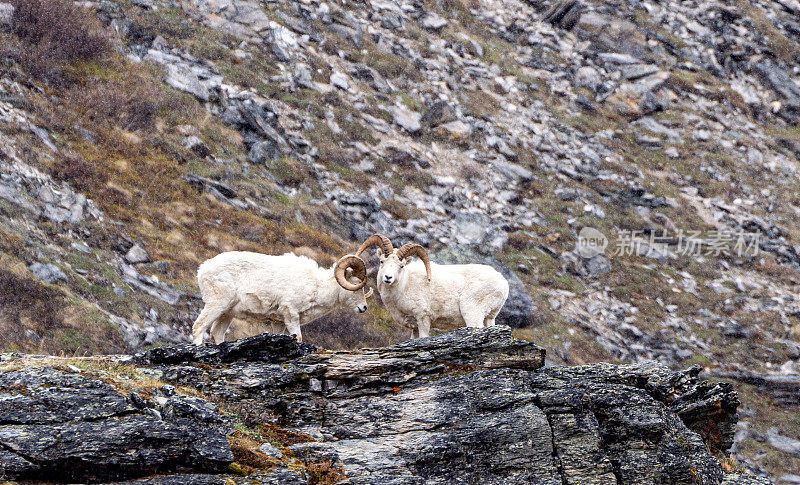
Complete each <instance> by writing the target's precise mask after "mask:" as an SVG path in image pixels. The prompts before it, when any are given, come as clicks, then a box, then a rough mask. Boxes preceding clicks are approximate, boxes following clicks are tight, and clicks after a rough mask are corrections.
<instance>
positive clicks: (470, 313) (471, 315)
mask: <svg viewBox="0 0 800 485" xmlns="http://www.w3.org/2000/svg"><path fill="white" fill-rule="evenodd" d="M461 311H462V312H463V313H462V315H461V316H462V317H464V324H465V325H466V326H467V327H471V328H483V322H484V317H485V315H484V313H483V312H482V311H480V310H477V309H470V310H467V311H466V312H464V310H461Z"/></svg>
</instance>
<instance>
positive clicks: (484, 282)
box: [336, 234, 508, 338]
mask: <svg viewBox="0 0 800 485" xmlns="http://www.w3.org/2000/svg"><path fill="white" fill-rule="evenodd" d="M372 246H378V248H379V249H378V256H379V258H380V268H379V269H378V276H377V280H378V292H379V293H380V295H381V299H382V300H383V303H384V305H386V308H387V309H388V310H389V313H390V314H391V315H392V318H394V319H395V320H396V321H397V322H398V323H400V324H402V325H404V326H407V327H410V328H411V329H412V333H413V336H414V338H417V337H427V336H429V335H430V330H431V326H435V327H436V328H439V329H442V330H451V329H454V328H458V327H463V326H467V327H488V326H491V325H494V323H495V318H496V317H497V314H498V313H499V312H500V309H501V308H503V305H504V304H505V302H506V299H507V298H508V281H507V280H506V279H505V277H503V275H502V274H500V272H498V271H497V270H496V269H494V268H492V267H491V266H488V265H484V264H436V263H431V262H430V261H429V258H428V253H427V252H426V251H425V249H424V248H423V247H422V246H420V245H419V244H406V245H404V246H402V247H401V248H399V249H395V248H394V247H393V246H392V242H391V241H390V240H389V239H388V238H387V237H385V236H383V235H380V234H376V235H374V236H371V237H369V238H368V239H367V240H366V241H364V243H363V244H362V245H361V247H360V248H358V251H357V252H356V257H358V256H360V255H361V253H363V252H364V251H365V250H366V249H367V248H369V247H372ZM412 256H416V257H417V258H419V259H418V260H416V261H413V260H411V259H410V258H411V257H412ZM362 264H363V261H361V262H358V261H356V260H354V259H352V258H351V259H348V260H341V261H339V262H338V263H337V266H336V268H337V270H338V272H339V274H343V271H344V270H345V269H347V268H348V267H352V268H353V269H354V270H355V271H359V275H360V274H363V273H362V272H360V269H361V268H362ZM364 266H365V265H364ZM337 281H338V282H339V284H340V285H341V286H342V287H343V288H346V289H348V290H354V291H355V290H358V289H359V288H361V287H363V286H364V285H365V284H366V277H364V278H362V280H361V281H360V282H359V283H358V284H355V285H354V284H352V282H351V281H349V280H347V279H345V278H337Z"/></svg>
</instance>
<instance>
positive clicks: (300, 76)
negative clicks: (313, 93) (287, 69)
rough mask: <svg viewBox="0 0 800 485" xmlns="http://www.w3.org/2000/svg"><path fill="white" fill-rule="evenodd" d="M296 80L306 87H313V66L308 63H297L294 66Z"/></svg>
mask: <svg viewBox="0 0 800 485" xmlns="http://www.w3.org/2000/svg"><path fill="white" fill-rule="evenodd" d="M293 77H294V82H295V83H296V84H297V85H298V86H301V87H304V88H313V87H314V82H313V81H312V79H311V68H310V67H309V66H308V64H303V63H297V64H296V65H295V66H294V74H293Z"/></svg>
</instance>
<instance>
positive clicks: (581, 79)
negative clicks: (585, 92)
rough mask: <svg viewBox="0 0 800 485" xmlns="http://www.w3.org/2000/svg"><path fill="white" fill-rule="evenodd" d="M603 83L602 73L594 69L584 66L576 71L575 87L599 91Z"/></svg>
mask: <svg viewBox="0 0 800 485" xmlns="http://www.w3.org/2000/svg"><path fill="white" fill-rule="evenodd" d="M602 83H603V80H602V79H601V78H600V73H599V72H597V69H595V68H593V67H590V66H583V67H581V68H578V70H577V71H575V78H574V80H573V84H574V85H575V87H578V88H581V87H584V88H589V89H591V90H592V91H597V88H598V87H600V85H601V84H602Z"/></svg>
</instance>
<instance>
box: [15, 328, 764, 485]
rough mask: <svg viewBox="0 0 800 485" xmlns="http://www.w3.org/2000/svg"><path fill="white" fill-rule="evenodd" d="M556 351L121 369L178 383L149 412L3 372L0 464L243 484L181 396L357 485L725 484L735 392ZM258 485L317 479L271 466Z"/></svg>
mask: <svg viewBox="0 0 800 485" xmlns="http://www.w3.org/2000/svg"><path fill="white" fill-rule="evenodd" d="M544 354H545V352H544V349H542V348H540V347H538V346H537V345H535V344H533V343H530V342H527V341H523V340H517V339H514V338H512V336H511V330H510V328H508V327H505V326H495V327H491V328H488V329H469V328H464V329H460V330H457V331H455V332H451V333H448V334H445V335H442V336H438V337H433V338H428V339H418V340H410V341H407V342H404V343H402V344H399V345H395V346H392V347H387V348H381V349H365V350H362V351H359V352H325V351H321V352H316V351H315V349H314V348H313V347H312V346H310V345H307V344H300V343H297V342H296V341H295V340H294V339H293V338H291V337H288V336H282V335H269V334H262V335H259V336H256V337H251V338H248V339H243V340H239V341H236V342H228V343H224V344H222V345H220V346H202V347H195V346H191V345H186V346H178V347H166V348H156V349H153V350H150V351H148V352H146V353H143V354H139V355H137V356H135V357H124V358H116V360H115V363H116V365H118V366H136V368H137V369H139V370H140V371H142V372H146V375H148V376H150V377H151V378H153V379H161V380H162V381H167V382H170V383H171V384H172V385H173V386H175V387H173V386H169V385H168V386H161V387H159V388H153V389H152V390H149V391H148V392H149V393H150V394H152V396H150V397H145V398H143V397H142V396H141V395H140V394H139V393H136V392H132V393H130V394H128V395H126V394H125V393H124V392H120V391H119V390H117V389H115V387H113V386H112V385H110V384H108V383H106V382H103V381H101V380H98V379H94V378H91V377H88V376H86V375H81V374H80V373H76V372H75V371H80V370H79V369H78V368H75V367H70V366H67V367H63V366H58V367H57V368H56V367H53V365H54V364H52V363H50V364H49V365H45V366H41V367H39V366H35V365H34V366H31V365H30V364H31V363H32V362H36V361H37V360H35V359H28V360H26V361H25V363H26V364H28V365H27V366H20V368H19V369H16V370H6V371H4V372H2V373H0V464H1V465H2V467H3V469H4V470H5V474H6V476H7V477H9V478H12V479H46V480H62V481H84V482H89V481H103V480H109V479H125V478H128V479H131V478H137V477H146V476H148V475H153V474H160V475H161V476H160V477H159V478H151V479H148V480H145V481H138V482H135V483H221V482H222V480H223V479H227V478H232V479H234V480H239V479H240V477H237V476H233V475H214V474H213V473H214V472H217V473H219V472H223V471H225V468H226V466H227V465H228V464H229V463H231V462H232V461H233V460H234V457H233V455H232V453H231V448H230V447H229V445H228V442H227V441H226V440H225V435H226V433H228V434H229V433H231V432H232V431H233V430H232V429H231V427H230V425H229V424H228V420H227V418H226V417H225V416H224V415H220V413H219V411H218V408H217V407H216V406H215V405H214V404H211V403H210V402H208V401H206V400H204V399H202V398H200V397H196V396H185V395H182V394H180V393H175V388H176V387H177V389H181V390H183V392H186V390H189V389H193V391H192V392H193V393H194V392H195V390H196V392H198V393H199V396H205V397H206V398H207V399H212V400H214V401H215V402H218V403H220V404H221V405H222V406H223V408H224V406H225V403H231V404H235V405H236V406H238V407H239V408H246V409H250V410H253V411H254V412H257V413H258V415H259V416H260V417H261V419H263V420H264V421H265V424H269V425H273V426H274V425H277V426H280V427H282V428H283V429H286V430H290V431H291V432H293V433H301V434H302V435H304V436H306V437H307V439H305V440H301V441H300V442H297V443H295V444H292V445H290V446H288V450H285V451H287V452H291V454H292V455H293V456H294V457H295V458H296V459H297V460H300V463H321V462H328V463H329V464H330V465H332V466H340V467H341V469H342V470H343V471H344V473H346V474H347V476H348V477H349V480H350V482H349V483H354V484H372V483H381V484H386V483H397V484H400V483H402V484H408V483H464V482H479V483H498V484H499V483H503V484H507V483H548V484H549V483H552V484H559V485H560V484H563V483H583V484H586V483H598V484H600V483H698V482H700V483H721V482H722V480H723V478H725V477H724V473H723V469H722V466H721V464H720V462H719V461H718V460H717V458H715V457H714V456H713V455H712V454H711V453H710V452H709V449H710V450H711V451H713V452H721V451H724V450H725V449H726V448H728V447H729V446H730V443H731V441H732V436H733V428H734V425H735V414H736V408H737V405H738V398H737V395H736V393H735V392H734V391H733V389H732V387H731V386H730V385H729V384H715V383H709V382H705V381H701V380H699V379H698V377H697V376H698V372H699V370H698V369H696V368H693V369H689V370H687V371H672V370H669V369H668V368H666V367H664V366H662V365H660V364H656V363H642V364H630V365H610V364H595V365H585V366H578V367H560V366H556V367H543V365H544ZM15 361H17V362H20V363H22V362H23V361H22V360H20V359H19V358H18V357H16V358H11V359H9V358H6V359H4V362H3V364H4V366H3V368H5V369H13V368H14V367H15V365H14V362H15ZM38 361H41V362H42V363H47V362H48V361H46V360H44V359H39V360H38ZM142 392H143V393H144V391H142ZM187 472H189V473H190V474H186V473H187ZM198 472H199V473H203V472H205V473H206V474H201V475H197V474H196V473H198ZM208 472H212V474H210V475H209V474H208ZM191 473H195V474H191ZM247 479H248V480H253V481H255V482H259V483H304V481H305V480H306V479H307V477H304V476H303V475H302V474H301V473H300V472H298V471H297V470H295V471H292V470H289V469H287V468H285V467H281V466H275V467H273V469H272V470H267V471H256V472H254V473H253V474H251V475H250V476H249V477H247ZM725 479H726V480H727V481H726V482H725V483H747V482H745V481H744V480H746V478H736V477H733V478H731V477H727V478H725ZM756 483H757V482H756Z"/></svg>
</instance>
